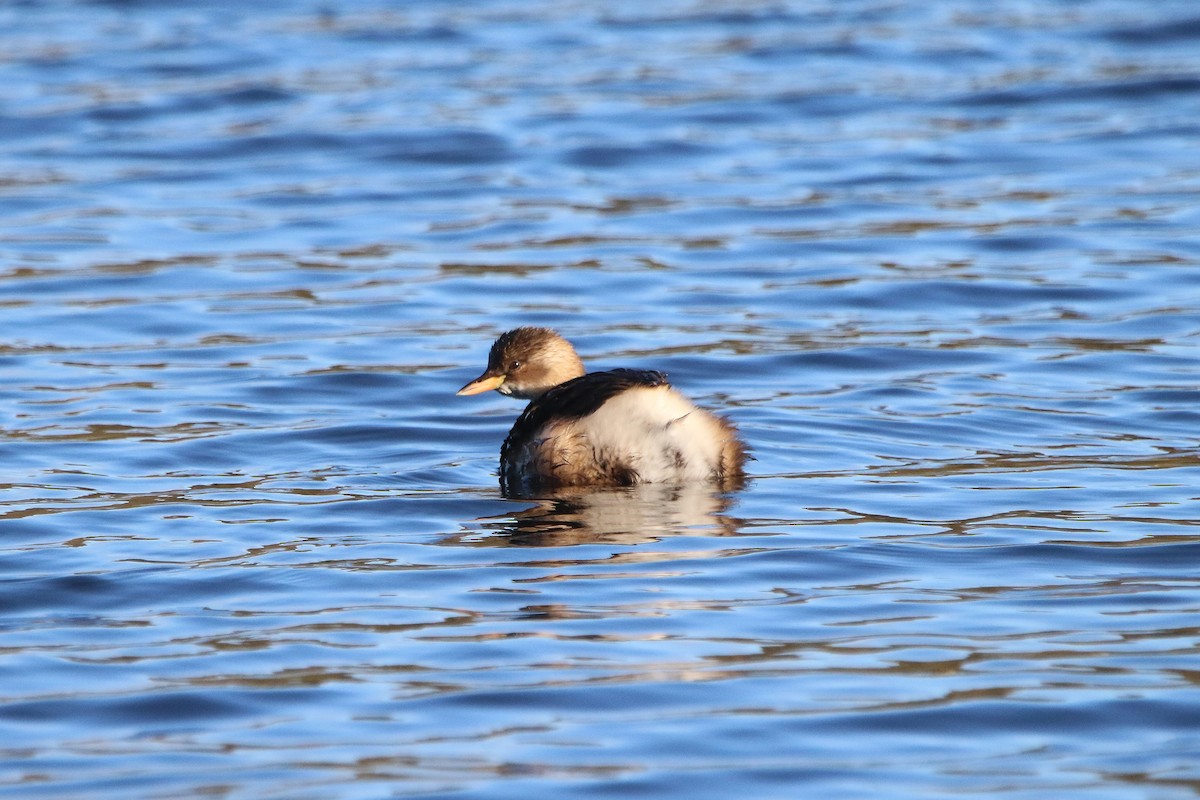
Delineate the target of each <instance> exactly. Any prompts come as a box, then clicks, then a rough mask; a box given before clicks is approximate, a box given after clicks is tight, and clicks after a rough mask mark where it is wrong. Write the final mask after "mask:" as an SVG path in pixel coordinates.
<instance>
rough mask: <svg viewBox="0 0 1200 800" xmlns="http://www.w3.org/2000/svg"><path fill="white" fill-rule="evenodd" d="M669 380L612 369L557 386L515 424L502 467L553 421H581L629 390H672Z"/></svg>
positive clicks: (639, 371)
mask: <svg viewBox="0 0 1200 800" xmlns="http://www.w3.org/2000/svg"><path fill="white" fill-rule="evenodd" d="M669 385H670V384H669V383H668V382H667V376H666V375H664V374H663V373H661V372H656V371H654V370H650V369H612V370H608V371H607V372H589V373H587V374H586V375H580V376H579V377H578V378H574V379H572V380H569V381H567V382H566V383H562V384H559V385H558V386H555V387H554V388H553V389H551V390H550V391H548V392H546V393H545V394H544V395H542V396H541V397H539V398H537V399H536V400H531V401H530V402H529V405H528V406H526V407H525V411H524V412H523V413H522V414H521V416H520V417H518V418H517V421H516V422H515V423H513V426H512V430H511V431H509V432H508V438H507V439H505V440H504V446H503V447H502V448H501V450H500V463H501V464H504V463H506V462H507V461H508V454H509V452H510V451H511V449H512V448H514V447H516V446H518V445H519V444H521V443H522V442H526V441H528V440H529V439H530V438H531V437H532V436H534V435H535V434H536V433H537V432H538V430H539V429H540V428H541V427H542V426H543V425H545V424H546V423H547V422H549V421H550V420H551V419H554V418H559V419H579V418H581V417H586V416H587V415H588V414H591V413H593V412H595V411H596V410H597V409H599V408H600V406H602V405H604V404H605V403H607V402H608V401H609V400H610V399H612V398H613V397H616V396H617V395H619V394H620V393H621V392H624V391H626V390H628V389H633V388H635V387H638V386H646V387H654V386H669Z"/></svg>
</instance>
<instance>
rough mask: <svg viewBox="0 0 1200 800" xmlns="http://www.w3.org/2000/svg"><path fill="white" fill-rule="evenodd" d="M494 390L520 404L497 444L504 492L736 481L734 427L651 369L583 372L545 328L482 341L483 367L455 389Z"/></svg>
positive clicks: (739, 462) (741, 454)
mask: <svg viewBox="0 0 1200 800" xmlns="http://www.w3.org/2000/svg"><path fill="white" fill-rule="evenodd" d="M489 389H495V390H496V391H497V392H499V393H500V394H503V395H508V396H510V397H519V398H521V399H523V400H528V401H529V405H528V406H526V407H525V411H524V412H523V413H522V414H521V416H520V417H519V418H518V419H517V421H516V423H515V424H514V425H513V427H512V430H511V431H509V433H508V438H507V439H505V440H504V446H503V447H501V448H500V484H501V486H502V488H503V489H504V490H505V491H506V492H509V493H517V494H520V493H528V492H532V491H537V490H543V489H558V488H563V487H571V486H631V485H633V484H638V483H679V482H684V481H712V482H715V483H717V484H718V485H720V486H721V488H725V489H732V488H736V487H738V486H740V485H741V483H742V482H743V480H744V473H743V471H742V468H743V465H744V463H745V461H746V449H745V447H744V446H743V444H742V442H741V441H740V440H739V439H738V435H737V429H736V428H734V426H733V424H732V423H730V422H729V421H728V420H725V419H723V418H722V417H718V416H715V415H713V414H711V413H709V412H708V411H705V410H703V409H701V408H697V407H696V406H695V405H693V404H692V402H691V401H690V400H688V399H687V398H686V397H684V396H683V395H681V394H680V393H679V392H677V391H675V390H674V389H672V388H671V385H670V384H669V383H668V382H667V376H666V375H664V374H663V373H661V372H653V371H650V370H637V369H614V370H609V371H607V372H591V373H586V374H585V371H584V368H583V362H582V361H580V360H579V356H578V355H577V354H576V353H575V348H573V347H571V343H570V342H568V341H567V340H566V339H564V338H562V337H561V336H559V335H558V334H557V333H555V332H554V331H552V330H550V329H549V328H516V329H514V330H511V331H508V332H507V333H505V334H503V335H502V336H501V337H500V338H499V339H497V340H496V342H495V344H493V345H492V350H491V353H489V354H488V365H487V369H486V370H484V372H483V374H482V375H480V376H479V377H478V378H476V379H475V380H473V381H471V382H470V383H468V384H467V385H466V386H464V387H463V388H462V389H459V391H458V394H460V395H470V394H479V393H481V392H486V391H487V390H489Z"/></svg>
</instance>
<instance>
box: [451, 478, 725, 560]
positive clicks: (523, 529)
mask: <svg viewBox="0 0 1200 800" xmlns="http://www.w3.org/2000/svg"><path fill="white" fill-rule="evenodd" d="M512 499H521V498H519V497H512ZM525 499H528V500H530V501H531V502H533V503H534V505H532V506H531V507H529V508H526V509H524V510H522V511H518V512H517V513H515V514H504V515H500V516H494V517H483V518H481V519H479V520H478V523H479V524H480V528H481V530H476V531H472V532H467V533H462V534H456V535H455V536H454V537H451V541H452V542H453V543H455V544H475V545H480V546H487V547H557V546H566V545H577V544H595V543H600V542H604V543H620V544H627V545H633V544H643V543H647V542H653V541H657V540H659V539H662V538H665V537H669V536H680V535H691V536H734V535H736V534H737V533H738V531H739V529H740V527H741V520H739V519H737V518H736V517H732V516H729V515H728V513H727V512H728V511H729V510H730V509H731V508H732V507H733V505H734V502H735V499H734V497H733V496H732V495H729V494H727V493H723V492H720V491H718V490H715V489H714V488H713V487H711V486H707V485H705V484H701V483H690V484H678V485H665V484H642V485H638V486H631V487H624V488H606V489H592V490H587V489H575V490H571V491H567V490H561V491H558V492H555V493H552V494H550V495H548V496H543V497H538V498H533V497H528V498H525ZM481 533H482V534H484V535H482V536H481V535H480V534H481ZM448 543H450V542H448Z"/></svg>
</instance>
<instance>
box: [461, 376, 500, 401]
mask: <svg viewBox="0 0 1200 800" xmlns="http://www.w3.org/2000/svg"><path fill="white" fill-rule="evenodd" d="M502 383H504V376H503V375H485V376H482V377H479V378H476V379H475V380H473V381H471V382H470V383H468V384H467V385H466V386H464V387H462V388H461V389H459V390H458V391H457V392H455V394H456V395H457V396H459V397H466V396H468V395H472V394H482V393H484V392H486V391H488V390H489V389H498V388H500V384H502Z"/></svg>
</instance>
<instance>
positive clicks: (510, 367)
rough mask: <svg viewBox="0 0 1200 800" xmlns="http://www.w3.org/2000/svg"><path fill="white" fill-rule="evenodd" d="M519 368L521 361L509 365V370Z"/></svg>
mask: <svg viewBox="0 0 1200 800" xmlns="http://www.w3.org/2000/svg"><path fill="white" fill-rule="evenodd" d="M519 366H521V362H520V361H514V362H512V363H511V364H509V365H508V368H509V369H516V368H517V367H519Z"/></svg>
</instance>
